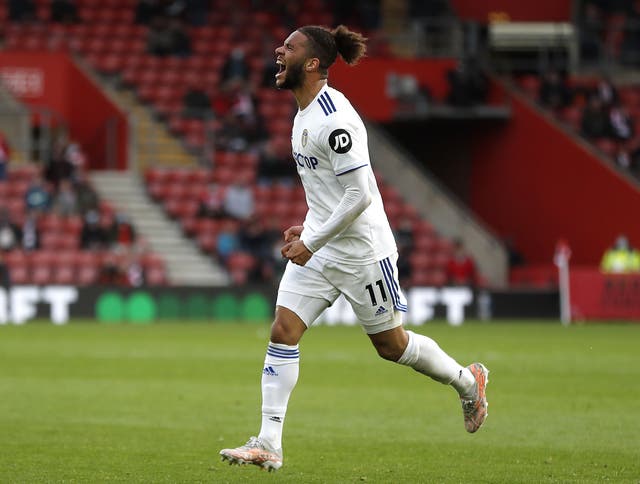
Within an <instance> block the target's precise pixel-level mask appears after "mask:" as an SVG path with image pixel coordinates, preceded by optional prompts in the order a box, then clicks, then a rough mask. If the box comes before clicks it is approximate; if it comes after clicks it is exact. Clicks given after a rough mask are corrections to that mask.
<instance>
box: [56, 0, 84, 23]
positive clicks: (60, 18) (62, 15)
mask: <svg viewBox="0 0 640 484" xmlns="http://www.w3.org/2000/svg"><path fill="white" fill-rule="evenodd" d="M50 18H51V21H52V22H56V23H62V24H72V23H76V22H77V21H78V9H77V7H76V4H75V2H74V1H73V0H51V15H50Z"/></svg>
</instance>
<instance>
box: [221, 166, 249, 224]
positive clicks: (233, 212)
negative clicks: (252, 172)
mask: <svg viewBox="0 0 640 484" xmlns="http://www.w3.org/2000/svg"><path fill="white" fill-rule="evenodd" d="M254 209H255V204H254V199H253V190H252V189H251V180H250V178H249V177H248V176H244V177H241V178H239V179H238V180H236V181H235V182H234V183H232V184H231V185H230V186H228V187H227V189H226V191H225V194H224V211H225V213H226V214H227V215H229V216H230V217H232V218H235V219H236V220H240V221H246V220H248V219H249V218H250V217H251V216H252V215H253V212H254Z"/></svg>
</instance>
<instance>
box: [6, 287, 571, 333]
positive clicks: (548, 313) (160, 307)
mask: <svg viewBox="0 0 640 484" xmlns="http://www.w3.org/2000/svg"><path fill="white" fill-rule="evenodd" d="M405 293H406V295H407V300H408V306H409V312H408V314H407V316H406V317H405V321H406V323H407V324H409V325H417V326H419V325H423V324H425V323H427V322H428V321H430V320H432V319H436V318H437V319H446V320H448V321H449V323H450V324H453V325H460V324H462V323H463V322H464V320H465V319H469V318H478V319H482V320H491V319H500V318H548V319H550V320H553V319H556V320H557V319H558V314H559V302H558V293H557V291H522V292H517V291H516V292H514V291H509V292H507V291H479V292H475V293H474V291H472V290H471V289H470V288H467V287H444V288H431V287H413V288H410V289H408V290H407V291H405ZM274 304H275V290H274V289H272V288H270V287H267V286H255V287H243V288H233V289H217V288H216V289H207V288H194V287H171V288H157V287H154V288H137V289H123V288H110V287H82V288H77V287H74V286H42V287H39V286H14V287H10V288H0V325H3V324H25V323H27V322H28V321H31V320H34V319H38V320H49V321H51V322H52V323H54V324H65V323H67V322H68V321H70V320H96V321H99V322H101V323H121V322H126V323H138V324H148V323H154V322H162V321H212V322H213V321H214V322H216V323H225V322H243V323H261V324H264V323H268V322H271V320H272V319H273V311H274ZM319 324H327V325H336V324H346V325H356V324H357V321H356V319H355V315H354V314H353V311H352V310H351V308H350V307H349V305H348V304H347V303H346V301H345V300H343V299H339V300H338V301H336V303H335V304H334V305H333V306H332V307H331V308H330V309H329V310H327V311H326V312H325V314H324V315H323V316H322V317H321V318H320V321H319Z"/></svg>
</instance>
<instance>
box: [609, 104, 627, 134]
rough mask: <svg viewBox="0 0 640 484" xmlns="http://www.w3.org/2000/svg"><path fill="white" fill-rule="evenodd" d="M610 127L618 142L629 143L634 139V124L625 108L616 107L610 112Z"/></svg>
mask: <svg viewBox="0 0 640 484" xmlns="http://www.w3.org/2000/svg"><path fill="white" fill-rule="evenodd" d="M609 126H610V127H611V137H612V138H613V139H614V140H616V141H629V140H630V139H631V138H632V137H633V122H632V121H631V116H629V113H628V111H627V109H626V108H625V107H624V106H621V105H616V106H613V107H612V108H611V109H610V110H609Z"/></svg>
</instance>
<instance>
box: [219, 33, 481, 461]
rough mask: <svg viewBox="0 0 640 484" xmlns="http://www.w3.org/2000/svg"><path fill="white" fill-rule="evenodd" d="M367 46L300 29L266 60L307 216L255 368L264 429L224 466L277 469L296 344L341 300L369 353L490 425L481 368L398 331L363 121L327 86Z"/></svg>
mask: <svg viewBox="0 0 640 484" xmlns="http://www.w3.org/2000/svg"><path fill="white" fill-rule="evenodd" d="M365 40H366V39H365V38H364V37H362V35H360V34H358V33H355V32H352V31H350V30H349V29H347V28H346V27H344V26H342V25H341V26H339V27H337V28H336V29H334V30H328V29H326V28H324V27H316V26H306V27H302V28H299V29H298V30H296V31H295V32H293V33H292V34H291V35H289V37H287V39H286V40H285V41H284V44H283V45H282V46H280V47H278V48H277V49H276V51H275V53H276V62H277V64H278V65H279V70H278V73H277V74H276V76H275V78H276V87H278V88H280V89H289V90H291V92H293V95H294V97H295V99H296V101H297V103H298V113H297V115H296V117H295V120H294V123H293V134H292V137H291V144H292V148H293V158H294V162H295V166H296V169H297V170H298V175H299V176H300V179H301V180H302V185H303V186H304V190H305V194H306V199H307V205H308V212H307V215H306V217H305V220H304V223H303V225H301V226H294V227H290V228H288V229H287V230H285V232H284V240H285V245H284V246H283V247H282V255H283V257H286V258H287V259H288V260H289V263H288V264H287V267H286V270H285V272H284V275H283V276H282V280H281V282H280V287H279V289H278V297H277V302H276V314H275V320H274V322H273V325H272V327H271V339H270V342H269V345H268V347H267V354H266V357H265V361H264V369H263V371H262V427H261V429H260V433H259V434H258V436H257V437H251V438H250V439H249V441H248V442H247V443H246V444H245V445H243V446H241V447H238V448H235V449H223V450H221V451H220V455H221V456H222V459H223V460H227V461H229V463H231V464H255V465H257V466H260V467H262V468H264V469H268V470H277V469H279V468H280V467H281V466H282V462H283V454H282V428H283V423H284V419H285V413H286V410H287V404H288V401H289V396H290V395H291V392H292V390H293V388H294V386H295V384H296V381H297V379H298V367H299V360H300V350H299V348H298V343H299V341H300V339H301V338H302V335H303V334H304V332H305V331H306V330H307V328H309V327H310V326H311V325H312V324H313V322H314V321H315V320H316V319H317V318H318V316H319V315H320V314H321V313H322V312H323V311H324V310H325V309H326V308H328V307H329V306H331V305H332V304H333V302H334V301H335V300H336V299H337V298H338V296H340V295H341V294H342V295H344V297H345V298H346V299H347V301H348V302H349V303H350V304H351V307H352V308H353V310H354V311H355V314H356V315H357V317H358V320H359V321H360V323H361V324H362V326H363V328H364V330H365V331H366V333H367V334H368V336H369V338H370V339H371V342H372V343H373V345H374V346H375V348H376V350H377V352H378V354H379V355H380V356H381V357H382V358H384V359H386V360H390V361H394V362H396V363H400V364H401V365H406V366H410V367H411V368H413V369H414V370H416V371H418V372H420V373H422V374H424V375H427V376H429V377H431V378H433V379H434V380H436V381H439V382H441V383H444V384H447V385H451V386H452V387H453V388H455V390H456V391H457V392H458V394H459V395H460V400H461V402H462V410H463V415H464V424H465V428H466V430H467V431H468V432H475V431H476V430H478V429H479V428H480V426H481V425H482V423H483V422H484V420H485V418H486V416H487V400H486V397H485V387H486V385H487V382H488V378H487V377H488V373H489V371H488V370H487V369H486V368H485V367H484V366H483V365H482V364H480V363H473V364H471V365H469V366H468V367H466V368H464V367H462V366H460V365H459V364H458V363H457V362H456V361H455V360H454V359H453V358H451V357H450V356H448V355H447V354H446V353H445V352H444V351H443V350H442V349H441V348H440V347H439V346H438V344H437V343H436V342H435V341H433V340H432V339H430V338H428V337H426V336H423V335H420V334H416V333H413V332H412V331H406V330H405V329H404V328H403V326H402V313H403V312H406V310H407V306H406V300H405V297H404V295H403V293H402V291H401V289H400V285H399V283H398V271H397V268H396V262H397V258H398V254H397V249H396V244H395V240H394V238H393V233H392V231H391V227H390V225H389V221H388V219H387V216H386V214H385V211H384V207H383V203H382V197H381V196H380V192H379V190H378V187H377V185H376V180H375V177H374V174H373V170H372V168H371V162H370V160H369V152H368V147H367V132H366V130H365V127H364V124H363V122H362V120H361V119H360V117H359V116H358V114H357V113H356V111H355V110H354V108H353V107H352V106H351V104H350V103H349V101H348V100H347V99H346V98H345V96H344V95H343V94H342V93H341V92H339V91H337V90H335V89H333V88H331V87H329V85H328V84H327V78H328V70H329V67H330V66H331V65H332V64H333V63H334V61H335V60H336V58H337V56H338V54H339V55H340V56H341V57H342V58H343V59H344V60H345V61H346V62H347V63H348V64H351V65H353V64H355V63H356V62H357V61H358V60H359V59H360V58H361V57H362V56H363V55H364V53H365V50H366V46H365Z"/></svg>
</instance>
